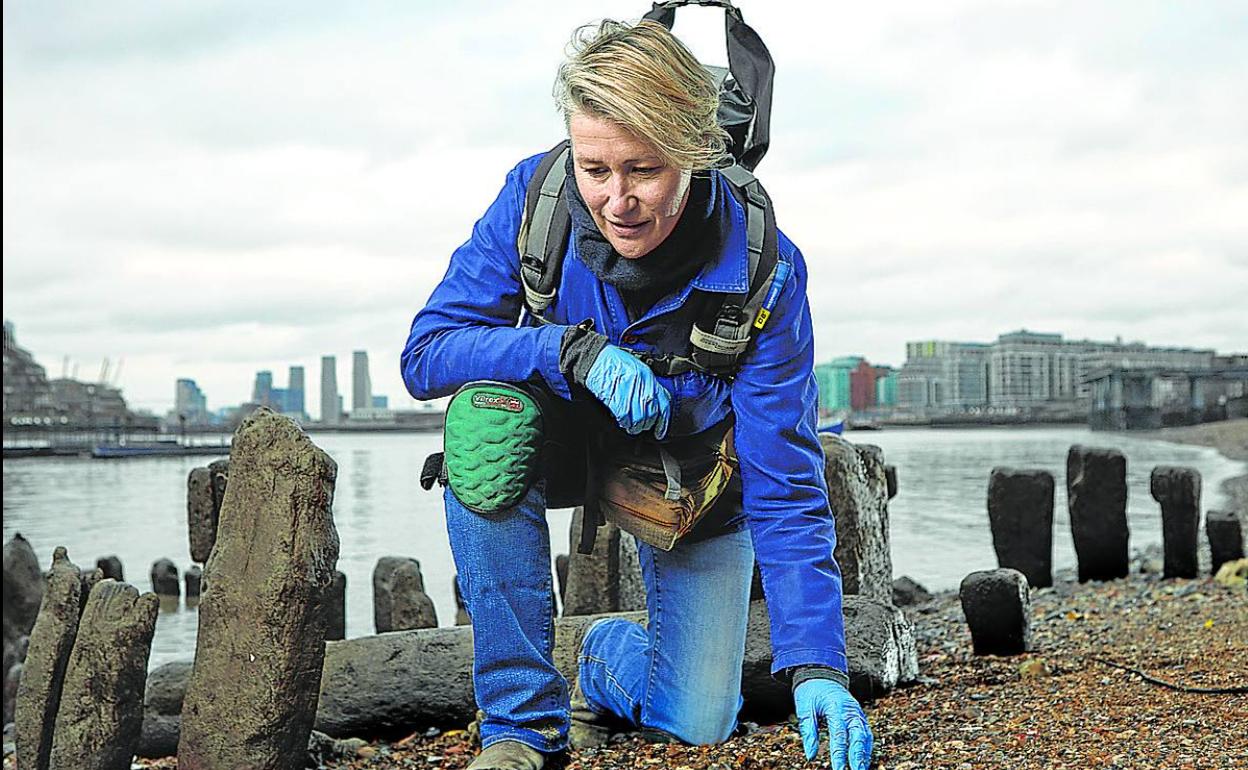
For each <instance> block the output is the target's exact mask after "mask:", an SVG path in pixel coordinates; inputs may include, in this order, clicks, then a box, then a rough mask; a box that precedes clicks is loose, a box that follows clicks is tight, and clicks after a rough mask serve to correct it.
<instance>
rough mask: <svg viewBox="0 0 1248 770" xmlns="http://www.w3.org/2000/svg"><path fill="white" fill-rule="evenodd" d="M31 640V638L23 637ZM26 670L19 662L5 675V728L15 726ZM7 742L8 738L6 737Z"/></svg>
mask: <svg viewBox="0 0 1248 770" xmlns="http://www.w3.org/2000/svg"><path fill="white" fill-rule="evenodd" d="M23 638H24V639H27V640H29V638H30V637H23ZM25 668H26V664H24V663H22V662H20V661H18V662H17V663H14V664H13V665H11V666H9V667H8V673H7V674H5V675H4V726H5V727H8V726H9V725H11V724H13V712H14V711H15V710H16V704H17V690H18V688H19V687H21V685H22V670H23V669H25ZM6 740H7V737H6Z"/></svg>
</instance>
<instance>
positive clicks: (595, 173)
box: [585, 168, 607, 179]
mask: <svg viewBox="0 0 1248 770" xmlns="http://www.w3.org/2000/svg"><path fill="white" fill-rule="evenodd" d="M585 173H586V174H589V175H590V176H592V177H594V178H595V179H600V178H602V177H604V176H606V175H607V170H606V169H605V168H587V169H585Z"/></svg>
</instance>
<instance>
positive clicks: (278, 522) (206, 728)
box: [15, 409, 338, 770]
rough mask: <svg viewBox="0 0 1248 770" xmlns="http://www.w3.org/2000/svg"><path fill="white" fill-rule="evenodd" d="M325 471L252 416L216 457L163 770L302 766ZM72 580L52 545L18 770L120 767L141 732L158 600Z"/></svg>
mask: <svg viewBox="0 0 1248 770" xmlns="http://www.w3.org/2000/svg"><path fill="white" fill-rule="evenodd" d="M336 474H337V468H336V466H335V464H334V462H333V460H332V459H330V458H329V456H328V455H326V454H325V453H324V452H322V451H321V450H320V449H318V448H317V447H316V446H315V445H313V444H312V442H311V441H310V440H309V439H308V437H307V436H306V435H305V434H304V433H303V432H302V431H301V430H300V429H299V428H298V426H297V425H296V424H295V423H294V422H293V421H291V420H289V419H287V418H284V417H280V416H278V415H276V414H274V413H272V412H270V411H269V410H267V409H261V410H258V411H257V412H255V413H254V414H253V415H251V416H250V417H249V418H247V420H245V421H244V423H243V424H242V426H241V427H240V428H239V430H238V432H237V433H236V434H235V436H234V442H233V445H232V448H231V478H230V483H229V485H228V489H226V490H225V491H224V495H223V499H222V500H221V503H220V506H219V511H218V514H219V521H217V522H216V524H217V526H216V528H215V529H216V533H215V543H214V544H213V546H212V547H211V549H210V550H211V553H210V555H207V556H206V558H207V564H206V567H205V569H204V575H205V581H204V586H203V594H202V597H201V603H200V608H199V631H198V639H197V643H196V651H195V662H194V666H193V668H192V670H191V672H190V677H189V682H188V684H187V686H186V692H185V697H184V699H183V702H182V708H181V724H180V737H179V742H178V751H177V753H178V767H179V768H181V770H203V769H206V768H223V767H229V768H234V767H247V768H274V769H278V768H289V769H290V770H295V769H296V768H301V767H303V763H304V758H305V756H306V754H307V746H308V736H309V734H310V733H311V730H312V722H313V719H314V717H315V715H316V706H317V696H318V692H319V689H320V679H321V671H322V665H323V662H324V655H325V644H324V640H325V625H326V614H325V612H324V611H323V608H322V604H323V601H324V598H325V595H326V593H327V591H328V589H329V588H330V586H331V585H332V583H333V579H334V573H335V566H336V564H337V560H338V533H337V531H336V530H335V528H334V523H333V517H332V513H331V508H332V502H333V491H334V481H335V477H336ZM81 590H82V579H81V577H80V573H79V570H78V569H77V568H76V567H75V566H74V565H73V564H72V563H71V562H70V561H69V559H68V558H67V555H66V554H65V550H64V549H63V548H58V549H57V551H56V555H55V556H54V559H53V565H52V572H51V576H50V578H49V580H48V582H47V588H46V590H45V592H44V597H43V601H42V603H41V605H40V610H39V614H38V616H37V619H36V620H35V625H34V628H33V630H32V632H31V634H30V643H29V649H28V651H27V656H26V663H25V670H24V671H23V673H22V677H21V684H20V686H19V688H18V693H17V704H16V718H15V732H16V735H15V738H16V750H17V762H18V766H19V767H20V768H21V769H22V770H26V768H30V769H31V770H44V769H45V768H52V769H54V770H69V769H70V768H73V769H74V770H83V769H95V768H98V769H100V770H109V769H111V768H117V769H118V770H128V768H129V767H130V763H131V760H132V758H133V756H134V754H135V750H136V747H137V745H138V742H139V738H140V731H141V728H142V723H143V699H144V689H145V685H146V679H147V662H148V657H149V654H150V650H151V638H152V634H153V631H154V628H155V622H156V615H157V612H158V606H159V599H158V597H157V596H156V594H154V593H148V594H144V595H143V596H140V595H139V593H138V591H137V590H136V589H134V588H133V587H131V586H129V585H126V584H124V583H119V582H117V581H114V580H111V579H103V578H102V573H101V579H100V580H99V582H97V583H95V585H94V586H93V587H92V588H91V589H90V593H89V598H88V599H87V601H86V604H85V606H83V607H82V611H81V615H80V614H79V608H80V606H82V605H81Z"/></svg>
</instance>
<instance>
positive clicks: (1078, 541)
mask: <svg viewBox="0 0 1248 770" xmlns="http://www.w3.org/2000/svg"><path fill="white" fill-rule="evenodd" d="M1200 487H1201V479H1200V473H1199V472H1197V471H1196V470H1195V469H1193V468H1184V467H1177V466H1166V465H1161V466H1157V467H1155V468H1153V470H1152V473H1151V476H1150V483H1149V489H1150V492H1151V494H1152V496H1153V499H1154V500H1156V501H1157V502H1158V503H1159V504H1160V507H1161V519H1162V552H1163V564H1162V577H1163V578H1195V577H1198V576H1199V572H1200V567H1199V559H1198V541H1199V529H1200ZM1053 489H1054V480H1053V475H1052V474H1051V473H1049V472H1048V471H1043V470H1015V469H1011V468H994V469H993V471H992V475H991V477H990V480H989V484H988V520H989V523H990V526H991V529H992V539H993V548H994V550H995V551H996V555H997V562H998V565H999V567H998V569H995V570H983V571H976V572H972V573H970V574H969V575H967V576H966V578H965V579H963V581H962V584H961V586H960V589H959V595H960V598H961V603H962V609H963V613H964V614H965V616H966V621H967V625H968V626H969V628H970V631H971V638H972V642H973V644H974V648H975V652H976V653H977V654H991V655H1017V654H1021V653H1023V652H1026V651H1028V650H1029V649H1030V648H1031V628H1030V589H1031V588H1033V587H1035V588H1042V587H1047V586H1051V585H1053ZM1066 493H1067V501H1068V506H1069V514H1070V527H1071V535H1072V537H1073V540H1074V545H1075V554H1076V557H1077V559H1078V574H1079V580H1080V581H1081V582H1085V581H1088V580H1114V579H1118V578H1123V577H1126V576H1127V575H1128V573H1129V572H1130V556H1129V553H1128V542H1129V539H1130V530H1129V527H1128V524H1127V461H1126V457H1125V456H1123V454H1122V453H1121V452H1119V451H1117V450H1114V449H1092V448H1087V447H1083V446H1080V445H1075V446H1072V447H1071V448H1070V451H1069V453H1068V454H1067V458H1066ZM1205 533H1206V537H1207V539H1208V542H1209V551H1210V556H1211V564H1212V569H1211V572H1213V573H1217V572H1218V570H1219V568H1221V567H1222V566H1223V565H1224V564H1227V563H1230V562H1236V561H1238V560H1241V559H1243V558H1244V540H1243V532H1242V528H1241V523H1240V519H1239V516H1238V515H1237V514H1236V512H1234V511H1216V510H1210V511H1208V513H1207V514H1206V517H1205Z"/></svg>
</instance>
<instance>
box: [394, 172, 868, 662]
mask: <svg viewBox="0 0 1248 770" xmlns="http://www.w3.org/2000/svg"><path fill="white" fill-rule="evenodd" d="M540 160H541V156H540V155H537V156H534V157H532V158H529V159H527V160H524V161H522V162H521V163H520V164H519V165H518V166H516V167H515V168H514V169H512V171H511V173H509V174H508V175H507V181H506V182H505V184H504V185H503V189H502V192H501V193H499V195H498V198H497V199H496V200H495V201H494V203H493V205H491V206H490V208H489V210H488V211H486V212H485V215H484V216H483V217H481V219H480V220H478V221H477V223H476V225H475V226H474V227H473V231H472V237H471V238H469V239H468V241H467V242H466V243H465V244H464V245H462V246H460V247H459V248H458V249H456V250H455V253H454V254H452V255H451V263H450V267H449V268H448V269H447V271H446V275H445V277H444V278H443V279H442V282H441V283H440V284H438V286H437V288H435V289H434V290H433V294H432V295H431V296H430V298H429V301H428V303H426V305H425V307H424V308H423V309H421V310H420V312H419V313H417V314H416V318H415V320H413V321H412V328H411V334H410V335H409V337H408V340H407V345H406V346H405V347H404V349H403V354H402V357H401V365H402V369H403V381H404V383H406V385H407V389H408V391H409V392H410V393H411V394H412V396H413V397H415V398H418V399H429V398H437V397H440V396H447V395H450V394H452V393H454V392H455V391H456V390H457V389H458V388H459V387H461V386H462V385H464V384H465V383H468V382H472V381H474V380H498V381H504V382H524V381H531V380H532V381H535V380H536V379H537V378H540V379H541V381H544V382H545V384H546V385H548V386H549V387H550V389H551V390H552V391H553V392H554V393H556V394H558V395H560V396H562V397H563V398H571V391H570V388H569V382H568V380H567V378H566V377H565V375H564V373H563V372H562V371H560V369H559V350H560V343H561V341H562V338H563V335H564V332H565V331H566V329H567V326H569V325H574V324H577V323H580V322H582V321H584V320H586V319H590V318H592V319H593V320H594V328H595V330H596V331H598V332H600V333H602V334H605V335H606V336H607V337H608V339H609V340H610V342H611V343H612V344H615V345H621V346H624V347H628V348H631V349H634V350H648V351H651V352H655V353H668V352H676V353H680V354H685V353H687V352H688V347H689V325H690V323H692V319H690V318H688V317H687V316H688V315H689V314H688V313H685V314H684V315H682V313H681V310H682V308H684V307H685V305H686V303H687V302H688V300H689V298H690V294H691V292H692V291H693V290H694V289H700V290H702V291H707V292H744V291H745V290H746V288H747V283H748V281H749V275H748V273H749V266H748V255H747V249H746V230H745V211H744V209H743V208H742V206H741V205H740V204H739V203H738V202H737V199H736V198H735V197H734V196H733V195H732V194H731V192H730V190H729V188H728V183H727V181H726V180H724V179H723V178H722V177H721V176H720V175H719V174H718V173H714V177H715V179H714V181H715V182H716V183H717V184H719V185H720V188H719V191H720V199H721V200H723V201H725V202H726V209H725V212H726V215H727V216H728V217H729V218H730V222H729V226H728V230H727V233H726V237H725V239H724V245H723V248H722V251H721V253H720V254H719V255H717V257H716V258H714V259H711V260H710V261H709V262H708V263H707V264H706V265H705V266H704V267H703V269H702V271H701V272H700V273H699V274H698V275H697V276H696V277H695V278H694V279H693V280H692V281H691V282H690V283H689V284H688V285H687V286H684V287H683V288H682V289H681V290H680V291H679V292H677V293H675V294H672V295H669V296H667V297H665V298H663V299H660V300H659V301H658V302H657V303H655V305H654V307H653V308H651V309H650V310H649V311H648V312H647V313H646V314H645V315H644V316H643V317H641V318H640V319H638V320H637V321H635V322H633V323H629V320H628V313H627V311H626V310H625V305H624V301H623V300H622V298H621V297H620V293H619V292H618V291H617V290H616V288H615V287H614V286H611V285H610V284H606V283H603V282H602V281H601V280H599V278H598V277H597V276H595V275H594V274H593V273H592V272H591V271H590V270H589V268H588V267H586V266H585V264H584V263H583V262H581V261H580V260H579V259H578V258H577V255H576V245H575V239H574V238H572V237H569V240H568V252H567V254H566V257H565V259H564V262H563V274H562V278H561V280H560V282H559V286H558V291H557V295H556V299H555V301H554V303H552V304H551V306H550V307H549V308H548V309H547V311H546V313H545V318H546V319H547V320H548V321H551V322H552V323H551V324H549V325H542V324H539V323H538V322H536V321H533V320H531V319H528V318H527V314H522V312H521V311H522V308H523V305H524V303H523V299H522V298H523V288H522V284H521V279H520V258H519V255H518V253H517V247H516V237H517V233H518V231H519V229H520V221H521V219H522V217H523V214H524V196H525V189H526V186H527V184H528V182H529V179H530V178H531V177H532V176H533V173H534V171H535V169H536V168H537V165H538V162H539V161H540ZM569 183H574V182H572V181H571V180H569ZM778 242H779V258H780V259H781V260H783V261H785V262H787V263H789V265H790V266H791V267H792V270H791V273H790V276H789V278H788V280H787V281H786V283H785V285H784V287H783V289H782V291H781V294H780V299H779V301H778V303H777V304H776V305H775V309H774V310H773V311H772V314H771V316H770V318H769V319H768V321H767V323H766V325H765V327H764V328H763V329H762V330H761V331H759V330H756V331H755V332H754V336H755V339H754V341H753V342H752V343H751V345H750V350H749V351H748V353H747V354H746V356H745V358H744V360H743V363H742V364H741V366H740V368H739V369H738V371H737V373H736V376H735V377H734V378H733V379H732V380H731V382H729V381H727V380H725V379H723V378H718V377H714V376H710V375H707V374H703V373H701V372H696V371H694V372H688V373H686V374H681V375H678V376H676V377H660V378H659V381H660V382H661V383H662V384H663V385H664V387H666V388H667V389H668V390H669V391H670V392H671V394H672V420H671V424H670V427H669V431H668V440H670V439H672V438H675V437H678V436H687V435H690V434H693V433H698V432H701V431H702V430H705V429H707V428H709V427H711V426H713V425H715V424H717V423H718V422H720V421H721V420H722V419H724V418H725V417H727V416H728V414H729V413H730V412H732V413H735V416H736V426H735V429H734V431H735V434H734V435H735V442H736V451H737V456H738V460H739V462H740V473H741V482H742V492H743V507H744V515H745V519H746V523H747V525H748V526H749V529H750V534H751V538H752V540H753V542H754V551H755V557H756V558H757V560H758V564H759V569H760V571H761V573H762V578H763V590H764V592H765V594H766V597H767V607H768V611H769V612H770V615H771V644H772V673H773V674H780V673H782V672H784V671H785V670H787V669H791V668H792V667H795V666H801V665H810V664H817V665H825V666H831V667H832V668H836V669H839V670H841V671H846V670H847V665H846V658H845V630H844V620H843V617H842V611H841V574H840V569H839V568H838V566H837V564H836V561H835V560H834V559H833V556H832V551H833V548H834V547H835V544H836V531H835V527H834V524H833V520H832V512H831V508H830V506H829V504H828V493H827V488H826V485H825V481H824V476H823V467H824V461H823V450H822V448H821V447H820V445H819V440H818V438H817V436H816V434H815V425H816V419H817V414H816V407H817V403H818V391H817V387H816V384H815V378H814V373H813V365H814V336H813V331H812V328H811V320H810V306H809V303H808V301H807V298H806V263H805V261H804V260H803V258H802V254H801V252H800V251H798V250H797V247H795V246H794V245H793V243H792V242H791V241H789V239H788V238H786V237H785V236H784V234H783V233H780V234H778ZM522 316H523V318H524V319H525V320H522Z"/></svg>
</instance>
